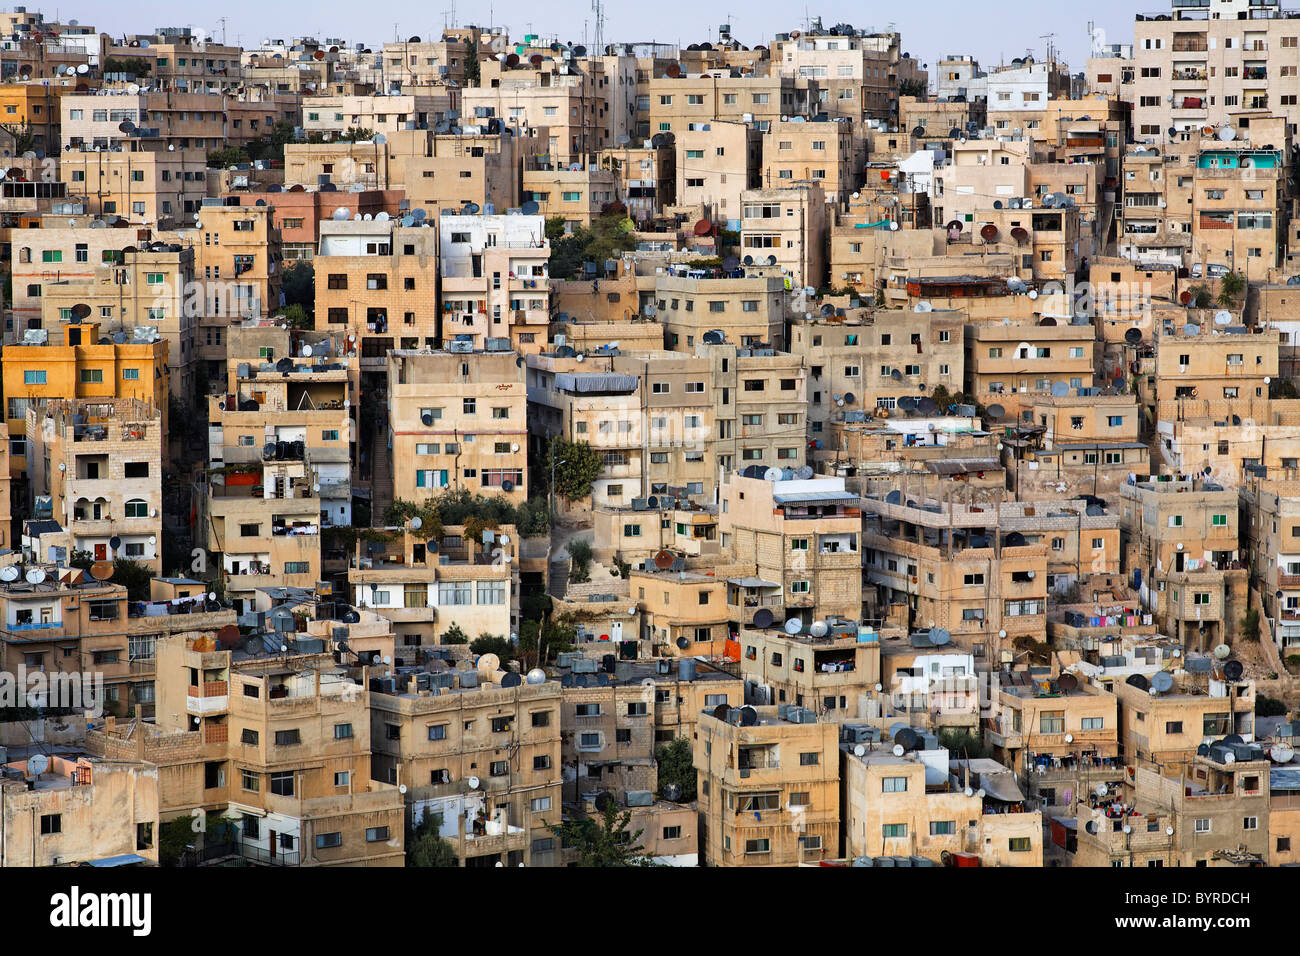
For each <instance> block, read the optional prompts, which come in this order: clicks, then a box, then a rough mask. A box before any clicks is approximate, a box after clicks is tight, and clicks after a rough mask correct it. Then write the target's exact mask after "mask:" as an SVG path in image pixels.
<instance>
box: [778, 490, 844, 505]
mask: <svg viewBox="0 0 1300 956" xmlns="http://www.w3.org/2000/svg"><path fill="white" fill-rule="evenodd" d="M772 500H773V501H775V502H777V504H782V505H789V504H812V503H813V502H818V501H854V502H856V501H857V500H858V496H857V495H855V494H854V493H853V492H851V491H792V492H790V493H789V494H785V495H773V496H772Z"/></svg>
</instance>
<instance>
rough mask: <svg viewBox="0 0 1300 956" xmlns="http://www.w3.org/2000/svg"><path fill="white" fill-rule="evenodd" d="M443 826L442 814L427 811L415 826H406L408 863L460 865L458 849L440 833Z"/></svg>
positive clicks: (417, 864) (415, 864)
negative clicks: (457, 857) (457, 856)
mask: <svg viewBox="0 0 1300 956" xmlns="http://www.w3.org/2000/svg"><path fill="white" fill-rule="evenodd" d="M441 828H442V816H441V815H440V814H436V813H426V814H425V815H424V818H423V819H422V820H421V821H420V822H419V823H418V824H417V825H415V826H408V827H407V828H406V865H407V866H417V867H427V866H460V861H459V860H457V859H456V850H455V848H454V847H453V846H452V845H451V843H449V842H448V841H446V840H444V839H443V838H442V837H441V836H440V835H439V833H438V831H439V830H440V829H441Z"/></svg>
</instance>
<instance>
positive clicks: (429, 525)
mask: <svg viewBox="0 0 1300 956" xmlns="http://www.w3.org/2000/svg"><path fill="white" fill-rule="evenodd" d="M412 518H419V519H420V536H421V537H422V538H424V539H426V540H428V539H430V538H433V539H438V538H441V537H442V515H441V514H440V513H439V512H438V506H437V505H436V504H435V503H434V500H433V499H432V498H430V499H428V500H427V501H425V502H424V504H419V503H418V502H415V501H408V500H407V499H405V498H394V499H393V500H392V502H391V503H390V504H389V505H388V507H387V508H385V509H384V524H385V525H386V526H388V527H393V526H395V525H404V524H406V523H407V522H408V521H410V520H411V519H412Z"/></svg>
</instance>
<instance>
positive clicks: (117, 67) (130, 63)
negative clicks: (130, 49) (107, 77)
mask: <svg viewBox="0 0 1300 956" xmlns="http://www.w3.org/2000/svg"><path fill="white" fill-rule="evenodd" d="M104 72H105V73H129V74H130V75H131V76H148V75H149V74H150V73H152V72H153V64H152V63H150V62H149V61H148V60H146V59H143V58H142V57H138V56H132V57H124V58H122V59H118V58H117V57H112V56H110V57H108V58H106V59H105V60H104Z"/></svg>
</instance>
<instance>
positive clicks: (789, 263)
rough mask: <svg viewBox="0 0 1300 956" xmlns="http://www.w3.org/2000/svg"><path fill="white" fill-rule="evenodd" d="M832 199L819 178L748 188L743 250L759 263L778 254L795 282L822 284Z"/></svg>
mask: <svg viewBox="0 0 1300 956" xmlns="http://www.w3.org/2000/svg"><path fill="white" fill-rule="evenodd" d="M796 125H799V124H796ZM802 125H808V124H802ZM830 198H831V197H829V196H828V195H827V194H826V193H825V192H823V190H822V187H821V185H820V183H819V181H818V180H811V181H807V182H800V183H798V184H797V185H794V184H792V185H788V186H787V185H784V184H782V185H780V186H768V187H767V188H764V189H747V190H745V191H744V192H742V193H741V194H740V202H741V214H740V248H741V250H742V251H743V253H744V254H745V256H746V257H748V258H750V260H751V261H754V262H767V263H769V264H773V263H771V257H772V256H775V257H776V262H775V263H774V265H777V266H780V267H781V271H782V272H783V273H784V274H786V275H789V276H790V281H791V282H792V283H793V284H794V285H795V286H798V287H800V288H803V287H805V286H809V287H812V288H817V289H820V288H822V287H823V286H824V285H825V284H826V252H825V250H826V235H827V209H826V204H827V201H828V199H830Z"/></svg>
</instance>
